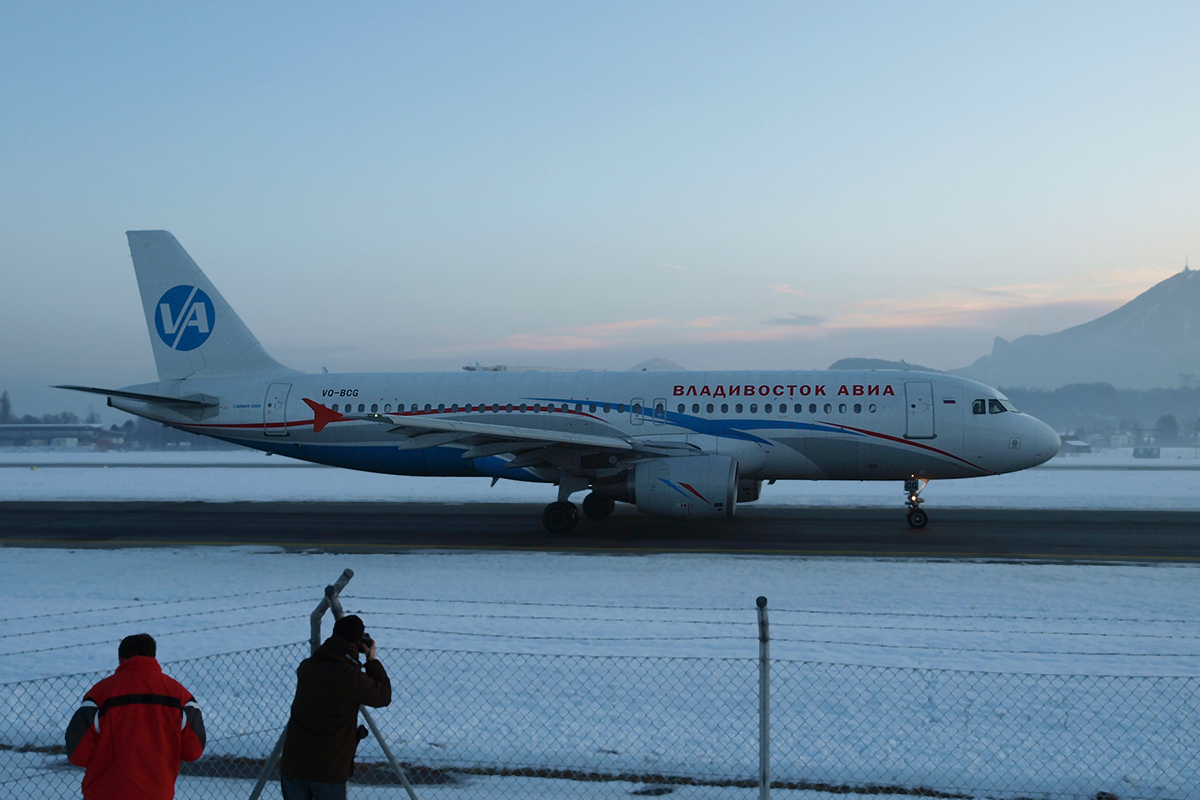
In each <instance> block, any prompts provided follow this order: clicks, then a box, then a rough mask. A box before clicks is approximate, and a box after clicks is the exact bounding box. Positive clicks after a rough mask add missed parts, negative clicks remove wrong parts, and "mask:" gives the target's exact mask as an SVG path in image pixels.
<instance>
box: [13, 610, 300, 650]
mask: <svg viewBox="0 0 1200 800" xmlns="http://www.w3.org/2000/svg"><path fill="white" fill-rule="evenodd" d="M296 619H297V617H295V616H292V615H289V616H286V617H274V618H272V619H256V620H252V621H250V622H233V623H229V624H228V625H210V626H208V627H207V628H189V629H188V630H184V631H167V632H166V633H160V634H157V636H158V637H160V638H161V637H164V636H180V635H182V634H185V633H204V632H206V631H219V630H225V629H227V628H244V627H246V626H247V625H266V624H267V623H270V622H283V621H284V620H293V621H294V620H296ZM119 641H121V640H120V639H101V640H100V641H98V642H78V643H76V644H60V645H56V646H54V647H40V648H38V649H36V650H16V651H13V652H11V653H0V658H4V657H5V656H27V655H32V654H34V653H49V652H50V651H52V650H68V649H70V648H72V647H93V646H95V645H101V644H112V643H113V642H119Z"/></svg>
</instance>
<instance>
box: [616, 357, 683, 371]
mask: <svg viewBox="0 0 1200 800" xmlns="http://www.w3.org/2000/svg"><path fill="white" fill-rule="evenodd" d="M625 371H626V372H686V371H687V370H686V369H684V368H683V367H681V366H679V365H678V364H676V363H675V362H674V361H671V360H670V359H667V358H652V359H650V360H648V361H642V362H640V363H638V364H634V365H633V366H632V367H630V368H629V369H627V370H625Z"/></svg>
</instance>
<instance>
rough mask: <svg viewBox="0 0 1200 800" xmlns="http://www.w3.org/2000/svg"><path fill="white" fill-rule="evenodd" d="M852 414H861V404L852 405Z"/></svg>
mask: <svg viewBox="0 0 1200 800" xmlns="http://www.w3.org/2000/svg"><path fill="white" fill-rule="evenodd" d="M854 413H855V414H861V413H862V403H855V404H854Z"/></svg>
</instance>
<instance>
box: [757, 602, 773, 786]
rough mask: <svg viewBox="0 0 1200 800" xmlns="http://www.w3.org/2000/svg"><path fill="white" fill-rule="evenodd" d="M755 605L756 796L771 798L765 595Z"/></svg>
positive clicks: (769, 707)
mask: <svg viewBox="0 0 1200 800" xmlns="http://www.w3.org/2000/svg"><path fill="white" fill-rule="evenodd" d="M756 602H757V604H758V798H759V800H771V634H770V632H769V630H768V628H767V598H765V597H760V598H758V600H757V601H756Z"/></svg>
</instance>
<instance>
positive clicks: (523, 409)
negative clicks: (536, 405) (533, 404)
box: [521, 403, 525, 414]
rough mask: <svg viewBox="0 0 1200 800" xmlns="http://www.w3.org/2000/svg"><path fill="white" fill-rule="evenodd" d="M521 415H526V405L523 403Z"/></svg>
mask: <svg viewBox="0 0 1200 800" xmlns="http://www.w3.org/2000/svg"><path fill="white" fill-rule="evenodd" d="M521 413H522V414H524V413H525V404H524V403H521Z"/></svg>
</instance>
